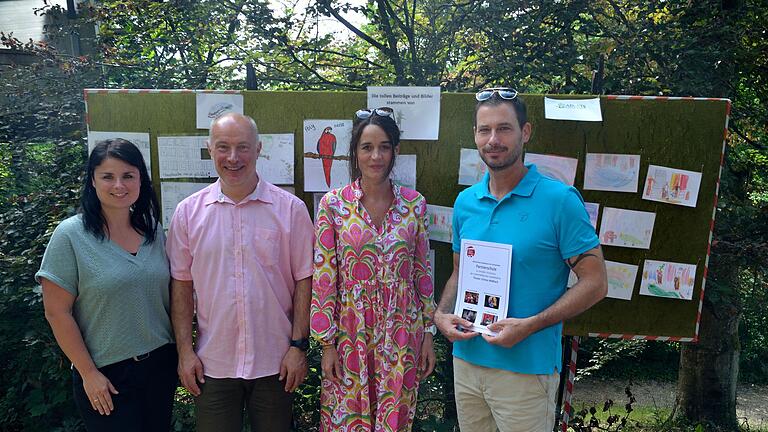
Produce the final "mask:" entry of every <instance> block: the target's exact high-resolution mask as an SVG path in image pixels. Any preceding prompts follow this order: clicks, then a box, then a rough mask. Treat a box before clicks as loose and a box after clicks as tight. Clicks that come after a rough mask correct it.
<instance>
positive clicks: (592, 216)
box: [584, 202, 600, 229]
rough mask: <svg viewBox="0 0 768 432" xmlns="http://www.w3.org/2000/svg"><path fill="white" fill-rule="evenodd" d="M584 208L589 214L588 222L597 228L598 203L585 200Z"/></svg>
mask: <svg viewBox="0 0 768 432" xmlns="http://www.w3.org/2000/svg"><path fill="white" fill-rule="evenodd" d="M584 208H585V209H587V214H588V215H589V223H591V224H592V226H593V227H594V228H595V229H597V215H598V213H599V212H600V204H598V203H593V202H585V203H584Z"/></svg>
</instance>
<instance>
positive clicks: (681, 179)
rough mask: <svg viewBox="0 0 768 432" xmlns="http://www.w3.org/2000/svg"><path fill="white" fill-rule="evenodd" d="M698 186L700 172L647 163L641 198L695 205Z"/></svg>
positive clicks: (688, 205) (699, 184)
mask: <svg viewBox="0 0 768 432" xmlns="http://www.w3.org/2000/svg"><path fill="white" fill-rule="evenodd" d="M700 186H701V173H697V172H693V171H686V170H681V169H675V168H667V167H663V166H657V165H649V166H648V175H647V176H646V177H645V187H643V199H646V200H649V201H660V202H664V203H668V204H675V205H681V206H686V207H696V201H697V200H698V197H699V187H700Z"/></svg>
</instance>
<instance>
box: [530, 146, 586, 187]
mask: <svg viewBox="0 0 768 432" xmlns="http://www.w3.org/2000/svg"><path fill="white" fill-rule="evenodd" d="M525 163H532V164H535V165H536V169H538V170H539V174H541V175H543V176H545V177H549V178H551V179H555V180H559V181H561V182H563V183H565V184H567V185H568V186H573V182H574V181H575V180H576V167H578V165H579V160H578V159H574V158H569V157H563V156H554V155H545V154H538V153H526V154H525Z"/></svg>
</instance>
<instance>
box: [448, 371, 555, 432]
mask: <svg viewBox="0 0 768 432" xmlns="http://www.w3.org/2000/svg"><path fill="white" fill-rule="evenodd" d="M559 381H560V375H559V374H557V372H555V373H552V374H549V375H529V374H519V373H515V372H509V371H505V370H501V369H491V368H487V367H482V366H476V365H473V364H471V363H467V362H465V361H464V360H462V359H460V358H456V357H454V358H453V384H454V387H455V391H456V410H457V412H458V415H459V429H460V430H461V431H462V432H496V431H500V432H552V429H553V428H554V426H555V397H556V396H557V385H558V384H559Z"/></svg>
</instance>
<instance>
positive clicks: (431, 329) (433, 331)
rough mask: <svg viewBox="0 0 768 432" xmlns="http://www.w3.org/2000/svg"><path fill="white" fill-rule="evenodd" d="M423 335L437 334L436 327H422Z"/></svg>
mask: <svg viewBox="0 0 768 432" xmlns="http://www.w3.org/2000/svg"><path fill="white" fill-rule="evenodd" d="M424 333H429V334H431V335H432V336H434V335H436V334H437V327H436V326H435V325H434V324H432V325H431V326H427V327H424Z"/></svg>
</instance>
